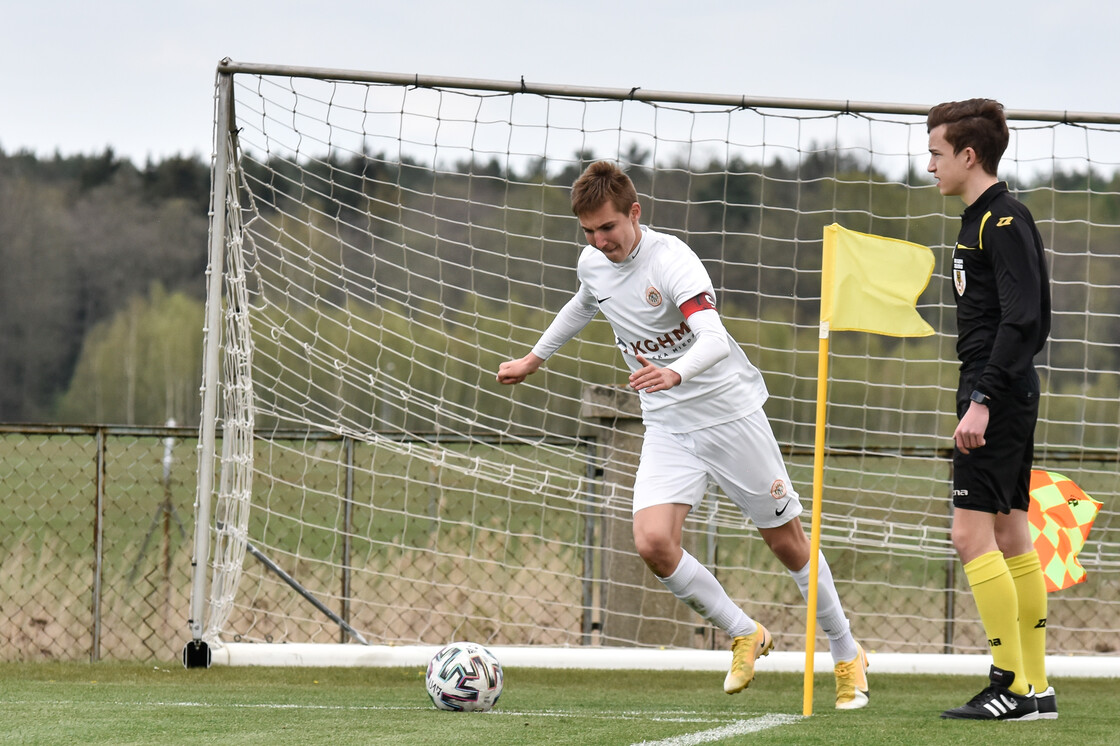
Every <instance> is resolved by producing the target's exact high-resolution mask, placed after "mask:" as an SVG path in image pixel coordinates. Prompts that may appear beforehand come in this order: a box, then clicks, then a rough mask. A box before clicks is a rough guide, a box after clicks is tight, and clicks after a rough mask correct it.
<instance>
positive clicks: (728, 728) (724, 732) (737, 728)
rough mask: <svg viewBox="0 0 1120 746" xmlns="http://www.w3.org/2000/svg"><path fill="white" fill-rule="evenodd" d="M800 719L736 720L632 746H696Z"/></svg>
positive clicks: (785, 716)
mask: <svg viewBox="0 0 1120 746" xmlns="http://www.w3.org/2000/svg"><path fill="white" fill-rule="evenodd" d="M800 719H801V717H800V716H798V715H775V714H770V715H763V716H762V717H757V718H751V719H750V720H736V721H735V722H734V723H729V724H727V725H722V726H720V727H719V728H712V729H711V730H702V731H697V732H696V733H686V734H685V735H683V736H673V737H672V738H665V739H662V740H660V741H642V742H641V743H637V744H634V746H696V744H701V743H714V742H715V741H722V740H724V739H725V738H733V737H735V736H744V735H746V734H748V733H758V732H759V731H763V730H769V729H770V728H777V727H778V726H780V725H789V724H790V723H796V722H797V721H798V720H800Z"/></svg>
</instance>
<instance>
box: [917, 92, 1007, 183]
mask: <svg viewBox="0 0 1120 746" xmlns="http://www.w3.org/2000/svg"><path fill="white" fill-rule="evenodd" d="M942 124H944V125H945V142H947V143H949V144H950V145H952V146H953V154H954V155H956V154H957V153H959V152H961V151H962V150H964V149H965V148H972V150H973V151H975V153H976V158H977V160H979V162H980V166H981V168H983V169H984V170H985V171H986V172H988V173H989V174H991V175H992V176H995V175H996V171H997V170H998V169H999V161H1000V158H1002V157H1003V153H1004V151H1005V150H1007V141H1008V139H1009V135H1008V132H1007V117H1006V116H1004V113H1003V104H1001V103H1000V102H999V101H993V100H992V99H990V98H970V99H968V100H967V101H948V102H946V103H943V104H938V105H937V106H935V107H933V108H932V109H930V110H929V114H928V115H927V116H926V132H927V133H928V132H931V131H932V130H933V128H934V127H938V126H940V125H942Z"/></svg>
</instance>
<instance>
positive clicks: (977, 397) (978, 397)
mask: <svg viewBox="0 0 1120 746" xmlns="http://www.w3.org/2000/svg"><path fill="white" fill-rule="evenodd" d="M968 398H969V399H972V401H974V402H976V403H977V404H983V405H984V406H988V405H989V404H991V403H992V397H990V396H988V395H987V394H981V393H980V392H979V391H973V392H972V396H970V397H968Z"/></svg>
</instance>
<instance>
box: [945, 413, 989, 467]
mask: <svg viewBox="0 0 1120 746" xmlns="http://www.w3.org/2000/svg"><path fill="white" fill-rule="evenodd" d="M987 430H988V405H987V404H980V403H978V402H972V403H970V404H969V406H968V411H967V412H965V413H964V417H962V418H961V421H960V422H959V423H957V429H956V430H955V431H954V432H953V441H954V442H955V443H956V444H957V450H959V451H960V452H961V453H963V454H966V455H967V454H968V452H969V451H971V450H972V449H974V448H980V447H981V446H983V445H984V443H985V442H986V441H985V440H984V433H985V432H987Z"/></svg>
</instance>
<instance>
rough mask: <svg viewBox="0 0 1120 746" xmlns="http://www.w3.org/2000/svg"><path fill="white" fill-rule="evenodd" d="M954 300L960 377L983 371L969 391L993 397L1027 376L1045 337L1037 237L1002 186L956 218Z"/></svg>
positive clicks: (1046, 281)
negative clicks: (972, 390) (964, 374)
mask: <svg viewBox="0 0 1120 746" xmlns="http://www.w3.org/2000/svg"><path fill="white" fill-rule="evenodd" d="M953 295H954V296H955V297H956V301H957V357H958V358H959V359H960V361H961V370H962V371H970V372H974V371H977V370H980V369H982V370H983V372H982V373H981V374H980V377H979V378H978V379H977V381H976V384H975V390H976V391H979V392H981V393H983V394H987V395H988V396H990V397H992V398H993V399H995V398H998V397H999V396H1000V395H1002V394H1004V393H1005V392H1006V391H1007V390H1008V386H1009V384H1010V383H1011V382H1013V381H1017V380H1021V379H1022V378H1024V377H1025V376H1026V375H1027V374H1028V373H1029V372H1030V371H1031V370H1032V368H1033V365H1034V362H1033V361H1034V356H1035V355H1036V354H1037V353H1038V352H1039V350H1041V349H1042V346H1043V345H1044V344H1045V343H1046V338H1047V336H1049V334H1050V278H1049V273H1048V272H1047V270H1046V261H1045V257H1044V255H1043V246H1042V236H1041V235H1039V232H1038V228H1037V227H1036V226H1035V224H1034V218H1033V217H1032V216H1031V213H1030V211H1029V210H1027V208H1026V206H1025V205H1023V203H1021V202H1019V200H1017V199H1015V198H1014V197H1012V196H1011V194H1010V193H1009V192H1008V190H1007V184H1006V182H1002V181H1001V182H999V183H997V184H993V185H992V186H991V187H989V188H988V189H987V190H985V192H984V193H983V194H982V195H980V198H979V199H977V200H976V201H975V202H973V203H972V204H971V205H969V206H968V207H967V208H966V209H965V211H964V213H963V214H962V215H961V230H960V234H959V235H958V236H957V246H956V248H955V249H954V250H953Z"/></svg>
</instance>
